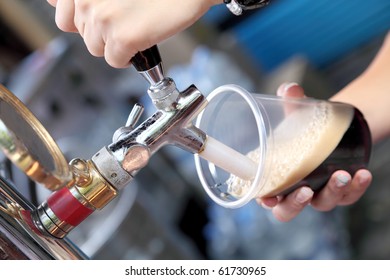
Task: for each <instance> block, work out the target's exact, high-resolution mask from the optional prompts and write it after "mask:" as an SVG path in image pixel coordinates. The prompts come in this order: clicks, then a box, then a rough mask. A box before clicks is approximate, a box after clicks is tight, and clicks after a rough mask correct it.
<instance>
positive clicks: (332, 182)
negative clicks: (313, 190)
mask: <svg viewBox="0 0 390 280" xmlns="http://www.w3.org/2000/svg"><path fill="white" fill-rule="evenodd" d="M350 182H351V175H350V174H349V173H348V172H346V171H343V170H339V171H336V172H334V173H333V174H332V176H331V178H330V179H329V181H328V183H327V184H326V186H325V187H324V188H323V189H322V190H321V191H320V192H319V193H318V194H317V195H316V196H315V197H314V199H313V200H312V201H311V205H312V206H313V208H314V209H316V210H318V211H329V210H332V209H333V208H335V207H336V206H337V205H338V204H339V203H340V201H342V199H343V198H344V195H345V194H346V193H347V191H348V189H349V188H348V185H349V184H350Z"/></svg>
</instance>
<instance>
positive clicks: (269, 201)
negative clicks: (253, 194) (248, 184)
mask: <svg viewBox="0 0 390 280" xmlns="http://www.w3.org/2000/svg"><path fill="white" fill-rule="evenodd" d="M256 202H257V204H259V205H260V206H262V207H264V208H266V209H270V208H273V207H275V206H276V205H277V204H278V202H279V200H278V198H277V197H264V198H256Z"/></svg>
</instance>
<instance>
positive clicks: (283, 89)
mask: <svg viewBox="0 0 390 280" xmlns="http://www.w3.org/2000/svg"><path fill="white" fill-rule="evenodd" d="M295 86H298V84H297V83H286V84H285V85H284V86H283V88H282V93H286V92H287V91H288V90H289V89H290V88H292V87H295Z"/></svg>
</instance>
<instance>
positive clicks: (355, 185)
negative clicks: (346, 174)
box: [339, 169, 372, 205]
mask: <svg viewBox="0 0 390 280" xmlns="http://www.w3.org/2000/svg"><path fill="white" fill-rule="evenodd" d="M371 181H372V175H371V173H370V172H369V171H368V170H366V169H361V170H358V171H357V172H356V173H355V175H354V176H353V179H352V181H351V186H350V187H349V191H348V193H347V194H345V195H344V198H343V199H342V200H341V201H340V203H339V205H350V204H353V203H355V202H356V201H358V200H359V199H360V197H361V196H362V195H363V194H364V193H365V192H366V190H367V188H368V187H369V186H370V184H371Z"/></svg>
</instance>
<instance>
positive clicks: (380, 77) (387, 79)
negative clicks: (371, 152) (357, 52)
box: [331, 33, 390, 143]
mask: <svg viewBox="0 0 390 280" xmlns="http://www.w3.org/2000/svg"><path fill="white" fill-rule="evenodd" d="M331 100H333V101H340V102H345V103H350V104H352V105H354V106H355V107H357V108H358V109H359V110H361V111H362V113H363V114H364V116H365V118H366V120H367V122H368V124H369V126H370V129H371V133H372V139H373V141H374V143H375V142H378V141H380V140H381V139H383V138H385V137H388V136H390V33H389V34H388V35H387V37H386V39H385V41H384V43H383V45H382V47H381V49H380V51H379V52H378V54H377V56H376V57H375V59H374V60H373V61H372V63H371V64H370V66H369V67H368V68H367V69H366V71H365V72H364V73H362V74H361V75H360V76H359V77H358V78H357V79H356V80H354V81H353V82H352V83H350V84H349V85H348V86H347V87H345V88H344V89H343V90H341V91H340V92H339V93H337V94H336V95H334V96H333V97H332V98H331Z"/></svg>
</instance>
